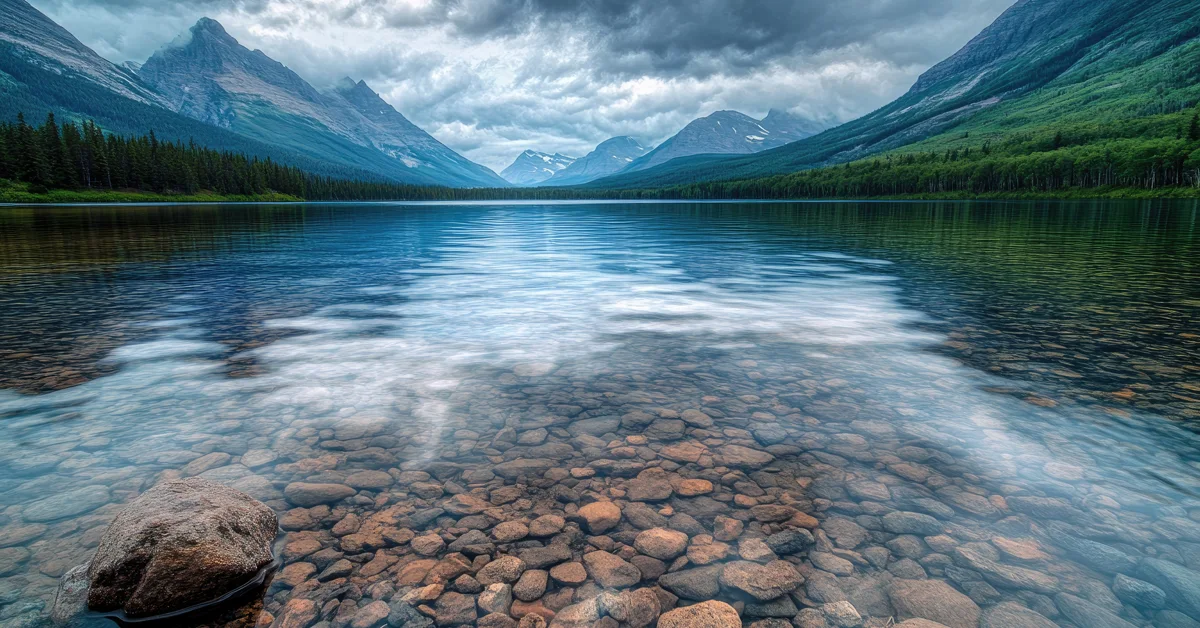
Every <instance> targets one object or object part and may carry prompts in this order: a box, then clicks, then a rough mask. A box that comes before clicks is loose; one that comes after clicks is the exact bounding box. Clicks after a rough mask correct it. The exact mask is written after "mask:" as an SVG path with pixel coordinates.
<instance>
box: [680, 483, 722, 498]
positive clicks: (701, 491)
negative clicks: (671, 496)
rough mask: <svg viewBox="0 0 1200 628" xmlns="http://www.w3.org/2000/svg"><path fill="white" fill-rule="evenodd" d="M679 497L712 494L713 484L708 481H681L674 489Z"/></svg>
mask: <svg viewBox="0 0 1200 628" xmlns="http://www.w3.org/2000/svg"><path fill="white" fill-rule="evenodd" d="M675 492H676V493H678V494H679V495H680V496H681V497H696V496H697V495H708V494H709V493H711V492H713V483H712V482H709V481H708V480H683V481H682V482H680V483H679V486H678V487H677V488H676V489H675Z"/></svg>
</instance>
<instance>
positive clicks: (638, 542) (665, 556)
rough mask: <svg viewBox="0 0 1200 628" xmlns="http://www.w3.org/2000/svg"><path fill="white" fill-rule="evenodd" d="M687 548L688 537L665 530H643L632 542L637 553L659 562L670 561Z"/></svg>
mask: <svg viewBox="0 0 1200 628" xmlns="http://www.w3.org/2000/svg"><path fill="white" fill-rule="evenodd" d="M687 546H688V535H686V534H684V533H682V532H679V531H677V530H668V529H666V528H651V529H649V530H644V531H642V532H641V533H640V534H638V535H637V537H636V538H635V539H634V540H633V547H634V548H636V549H637V551H639V552H641V553H643V554H645V555H647V556H652V557H654V558H657V559H659V560H671V559H673V558H675V557H677V556H679V555H680V554H682V553H683V552H684V551H685V550H686V549H687Z"/></svg>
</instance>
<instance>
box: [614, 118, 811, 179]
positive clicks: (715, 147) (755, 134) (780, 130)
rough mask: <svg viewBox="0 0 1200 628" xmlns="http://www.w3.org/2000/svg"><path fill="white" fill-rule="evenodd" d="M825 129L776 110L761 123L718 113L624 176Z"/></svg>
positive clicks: (774, 145) (786, 140) (770, 144)
mask: <svg viewBox="0 0 1200 628" xmlns="http://www.w3.org/2000/svg"><path fill="white" fill-rule="evenodd" d="M822 129H823V127H822V126H821V125H820V124H818V123H816V122H813V121H811V120H806V119H803V118H799V117H796V116H793V115H791V114H789V113H786V112H783V111H778V110H774V109H772V110H771V112H770V113H769V114H767V117H766V118H763V119H762V120H755V119H754V118H751V117H750V116H748V115H746V114H744V113H741V112H738V111H718V112H716V113H714V114H712V115H710V116H708V117H705V118H700V119H699V120H694V121H692V123H691V124H688V125H687V126H685V127H683V130H682V131H680V132H679V133H677V134H676V135H675V136H674V137H671V138H670V139H668V140H667V141H665V142H663V143H662V144H659V146H658V148H655V149H654V150H652V151H650V152H649V153H647V154H646V155H645V156H643V157H641V158H640V159H638V160H636V161H634V162H633V163H631V164H629V166H628V167H627V168H625V169H624V170H622V171H621V172H637V171H639V170H645V169H647V168H653V167H654V166H657V165H659V164H665V163H667V162H668V161H671V160H672V159H678V158H680V157H690V156H692V155H710V154H713V155H746V154H751V153H757V152H760V151H764V150H768V149H771V148H778V147H780V146H784V145H786V144H790V143H792V142H795V141H797V140H801V139H804V138H806V137H810V136H812V135H816V134H817V133H819V132H820V131H821V130H822Z"/></svg>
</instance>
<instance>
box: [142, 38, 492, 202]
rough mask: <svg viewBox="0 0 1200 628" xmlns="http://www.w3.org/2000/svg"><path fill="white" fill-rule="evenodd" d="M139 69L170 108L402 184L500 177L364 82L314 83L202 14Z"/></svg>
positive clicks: (488, 181) (469, 182)
mask: <svg viewBox="0 0 1200 628" xmlns="http://www.w3.org/2000/svg"><path fill="white" fill-rule="evenodd" d="M138 74H139V76H140V78H141V79H142V80H143V81H144V82H145V83H146V84H147V85H149V86H150V87H151V88H153V89H154V90H155V91H156V92H158V93H159V94H161V95H162V97H163V98H165V99H166V101H167V106H168V107H170V108H171V109H172V110H174V111H176V112H178V113H181V114H183V115H185V116H187V117H190V118H193V119H196V120H200V121H202V122H205V123H207V124H211V125H214V126H217V127H220V128H223V129H229V130H231V131H234V132H236V133H239V134H241V135H244V136H247V137H250V138H254V139H257V140H260V141H263V142H268V143H272V144H277V145H281V146H285V147H287V148H288V149H290V150H294V151H297V152H300V153H303V154H307V155H311V156H313V157H318V158H322V159H327V160H330V161H334V162H337V163H342V164H346V165H355V166H357V167H360V168H364V169H366V170H370V171H372V172H374V173H376V174H377V175H379V176H383V177H386V178H389V179H392V180H395V181H399V182H403V183H416V184H432V185H449V186H454V187H496V186H505V185H507V183H506V182H505V181H504V180H503V179H501V178H500V177H499V176H497V175H496V174H495V173H494V172H492V171H491V170H489V169H487V168H484V167H483V166H480V165H478V164H475V163H472V162H471V161H469V160H467V159H466V158H464V157H462V156H461V155H459V154H457V153H455V152H454V151H452V150H450V149H449V148H447V147H446V146H445V145H443V144H442V143H440V142H438V141H437V140H436V139H434V138H433V137H431V136H430V135H429V134H428V133H426V132H424V131H422V130H421V129H420V128H418V127H417V126H416V125H414V124H412V123H411V122H409V121H408V120H407V119H406V118H405V117H404V116H402V115H401V114H400V113H399V112H397V111H396V110H395V109H394V108H392V107H391V105H388V104H387V103H386V102H384V101H383V99H381V98H380V97H379V96H378V95H377V94H375V92H373V91H372V90H371V89H370V88H369V87H368V86H367V85H366V84H365V83H362V82H359V83H355V82H353V81H349V80H347V81H344V82H343V83H342V84H341V85H339V86H338V87H337V88H335V89H333V90H328V91H318V90H317V89H316V88H314V87H313V86H312V85H310V84H309V83H308V82H306V81H305V80H304V79H302V78H300V76H299V75H297V74H296V73H295V72H293V71H292V70H290V69H288V68H287V67H286V66H284V65H283V64H281V63H279V62H278V61H275V60H273V59H271V58H270V57H268V56H267V55H266V54H265V53H263V52H262V51H261V50H254V51H251V50H249V49H247V48H246V47H244V46H242V45H241V44H239V43H238V42H237V40H236V39H234V38H233V37H231V36H230V35H229V34H228V33H227V32H226V31H225V29H224V28H223V27H222V26H221V25H220V24H219V23H217V22H216V21H214V20H211V19H208V18H204V19H201V20H200V21H199V22H197V23H196V25H195V26H193V27H192V28H191V29H190V31H189V32H188V33H187V34H186V35H185V36H184V37H182V38H180V39H179V40H177V41H176V42H174V43H172V44H171V45H168V46H166V47H164V48H163V49H161V50H159V51H158V52H156V53H154V55H153V56H152V57H150V59H149V60H147V61H146V63H144V64H143V65H142V67H141V69H140V71H139V73H138Z"/></svg>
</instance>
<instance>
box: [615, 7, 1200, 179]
mask: <svg viewBox="0 0 1200 628" xmlns="http://www.w3.org/2000/svg"><path fill="white" fill-rule="evenodd" d="M1195 9H1196V5H1195V2H1194V1H1191V0H1132V1H1129V0H1124V1H1118V0H1020V1H1019V2H1017V3H1016V4H1014V5H1013V6H1012V7H1011V8H1009V9H1008V10H1007V11H1006V12H1005V13H1004V14H1003V15H1001V16H1000V17H999V18H998V19H997V20H996V21H995V22H994V23H993V24H991V25H990V26H988V27H987V28H986V29H984V30H983V32H981V33H980V34H979V35H978V36H976V37H975V38H974V39H972V40H971V41H970V42H969V43H968V44H967V45H966V46H964V47H963V48H962V49H961V50H959V51H958V52H957V53H955V54H954V55H953V56H951V57H950V58H948V59H946V60H945V61H943V62H941V63H939V64H937V65H936V66H934V67H932V68H930V69H929V70H928V71H927V72H925V73H924V74H923V75H922V76H921V77H920V78H919V79H918V80H917V81H916V83H915V84H914V85H913V86H912V88H911V89H910V90H909V91H908V92H907V93H906V94H904V95H903V96H901V97H900V98H898V99H897V100H895V101H893V102H892V103H890V104H888V105H886V106H884V107H883V108H881V109H879V110H877V111H875V112H873V113H871V114H868V115H866V116H864V117H862V118H859V119H857V120H854V121H852V122H849V123H846V124H843V125H841V126H839V127H836V128H833V129H830V130H828V131H825V132H823V133H820V134H818V135H815V136H813V137H810V138H807V139H803V140H800V141H798V142H794V143H792V144H788V145H787V146H784V147H782V148H777V149H774V150H769V151H765V152H762V153H759V154H756V155H751V156H742V157H724V158H721V157H713V156H697V157H691V158H687V159H684V160H678V161H675V162H673V163H666V164H660V165H658V166H656V167H652V168H649V169H646V170H643V171H640V172H631V173H627V174H626V173H623V174H621V175H618V176H615V177H609V178H606V179H604V180H602V181H596V182H593V185H594V186H597V187H600V186H603V187H614V188H643V187H657V186H663V185H675V184H688V183H694V182H698V181H716V180H730V179H747V178H754V177H760V176H766V175H772V174H783V173H788V172H795V171H798V170H803V169H808V168H815V167H820V166H825V165H830V164H837V163H844V162H848V161H852V160H855V159H860V158H863V157H866V156H870V155H874V154H879V153H882V152H886V151H890V150H895V149H899V148H902V147H905V146H909V145H912V144H915V143H917V142H920V141H922V140H925V139H927V138H931V137H934V136H938V135H940V134H943V133H946V132H947V131H949V130H951V129H953V130H955V132H958V131H960V130H963V129H964V125H966V124H968V123H969V122H970V121H971V120H973V119H978V118H979V117H980V116H986V115H987V114H988V113H989V112H991V111H994V110H998V109H999V110H1003V111H1005V112H1006V114H1007V117H1008V118H1009V120H1008V122H1007V123H1008V124H1009V125H1010V128H1011V126H1012V125H1014V124H1018V123H1020V122H1021V121H1022V120H1026V119H1030V118H1029V116H1033V117H1034V118H1036V119H1038V120H1045V119H1046V118H1047V113H1046V110H1045V109H1042V108H1039V107H1044V105H1045V102H1044V101H1043V100H1040V99H1042V98H1043V97H1045V96H1046V94H1047V92H1048V91H1050V90H1053V92H1054V93H1055V94H1058V93H1059V92H1062V93H1061V95H1062V96H1064V97H1070V96H1071V95H1072V94H1074V93H1077V92H1075V90H1080V89H1085V88H1086V89H1088V92H1089V96H1088V99H1087V100H1079V101H1074V102H1073V104H1074V106H1076V107H1080V106H1083V107H1098V106H1102V105H1103V103H1117V104H1115V105H1114V106H1120V105H1119V99H1120V98H1128V97H1130V95H1129V94H1127V93H1123V92H1121V91H1120V90H1121V87H1120V86H1116V87H1112V86H1111V85H1102V86H1101V88H1103V87H1109V88H1111V90H1112V91H1108V92H1106V91H1104V90H1103V89H1100V88H1097V89H1095V90H1093V89H1091V88H1090V87H1087V86H1089V85H1090V83H1089V81H1099V80H1100V79H1101V78H1102V77H1104V76H1106V75H1110V74H1112V73H1114V72H1120V71H1124V70H1129V69H1132V68H1137V67H1140V66H1144V65H1145V64H1147V63H1149V62H1151V61H1152V60H1154V59H1156V58H1159V57H1162V56H1163V55H1165V54H1167V53H1168V52H1170V51H1173V50H1176V49H1178V48H1180V47H1181V46H1184V45H1185V44H1187V43H1188V42H1194V41H1195V39H1196V36H1197V34H1198V33H1200V12H1197V11H1196V10H1195ZM1155 71H1156V72H1161V71H1166V72H1168V73H1172V72H1174V74H1178V75H1181V76H1183V77H1186V76H1191V75H1194V74H1195V73H1196V72H1197V70H1196V69H1195V68H1191V69H1184V70H1175V71H1172V70H1170V69H1169V68H1156V70H1155ZM1142 96H1143V95H1133V97H1135V98H1139V99H1140V98H1142ZM1074 111H1077V109H1069V108H1064V109H1058V110H1055V111H1054V113H1055V114H1056V115H1068V114H1071V113H1073V112H1074Z"/></svg>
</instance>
